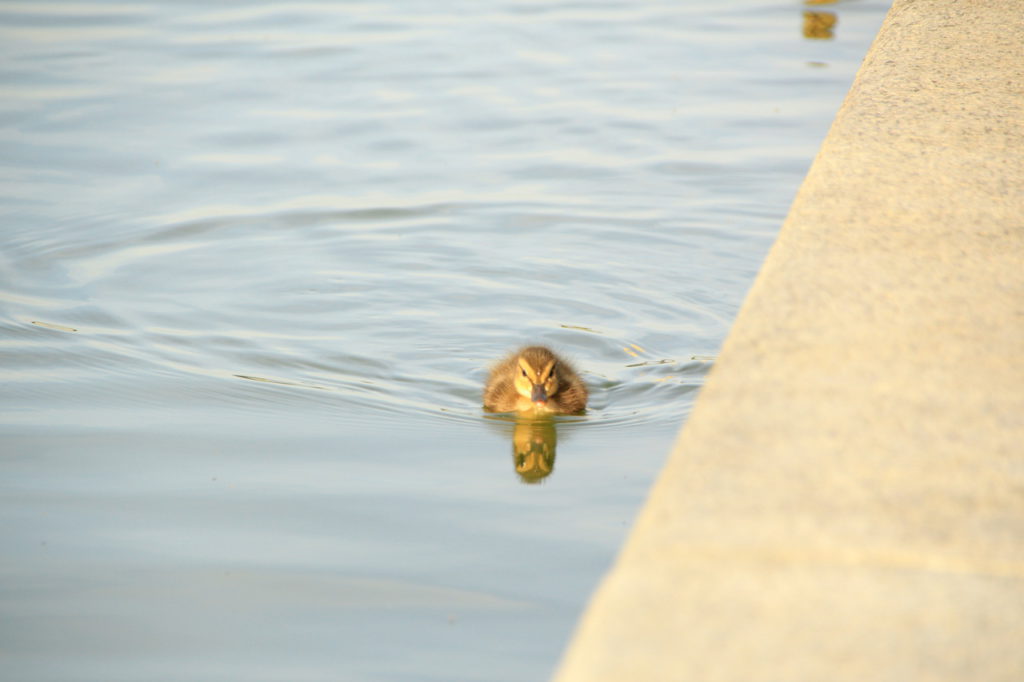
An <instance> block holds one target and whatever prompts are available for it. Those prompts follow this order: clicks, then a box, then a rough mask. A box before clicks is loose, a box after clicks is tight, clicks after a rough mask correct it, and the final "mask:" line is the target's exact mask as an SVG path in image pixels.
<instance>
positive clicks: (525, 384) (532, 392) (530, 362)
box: [513, 346, 558, 408]
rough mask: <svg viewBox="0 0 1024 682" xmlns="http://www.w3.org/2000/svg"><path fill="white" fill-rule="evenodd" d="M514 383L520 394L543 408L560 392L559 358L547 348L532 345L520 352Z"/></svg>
mask: <svg viewBox="0 0 1024 682" xmlns="http://www.w3.org/2000/svg"><path fill="white" fill-rule="evenodd" d="M516 362H517V365H518V366H517V367H516V375H515V379H514V381H513V383H514V384H515V387H516V391H517V392H518V393H519V395H521V396H524V397H526V398H529V399H530V402H532V403H533V405H534V406H535V407H538V408H543V407H545V406H546V405H547V403H548V400H549V399H550V398H551V396H553V395H555V394H556V393H558V372H557V371H556V368H557V365H558V358H557V357H555V354H554V353H552V352H551V351H549V350H548V349H547V348H543V347H541V346H531V347H529V348H524V349H523V350H521V351H520V352H519V357H518V358H517V359H516Z"/></svg>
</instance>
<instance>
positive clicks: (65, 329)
mask: <svg viewBox="0 0 1024 682" xmlns="http://www.w3.org/2000/svg"><path fill="white" fill-rule="evenodd" d="M32 324H34V325H36V326H37V327H45V328H47V329H56V330H57V331H59V332H77V331H78V330H77V329H75V328H74V327H65V326H64V325H62V324H53V323H52V322H40V321H38V320H32Z"/></svg>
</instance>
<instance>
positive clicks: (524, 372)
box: [519, 367, 526, 377]
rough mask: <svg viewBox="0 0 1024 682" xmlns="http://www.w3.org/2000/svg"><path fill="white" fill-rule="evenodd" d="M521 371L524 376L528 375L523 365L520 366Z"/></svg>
mask: <svg viewBox="0 0 1024 682" xmlns="http://www.w3.org/2000/svg"><path fill="white" fill-rule="evenodd" d="M519 372H520V373H521V374H522V375H523V376H524V377H525V376H526V370H525V369H523V368H522V367H520V368H519Z"/></svg>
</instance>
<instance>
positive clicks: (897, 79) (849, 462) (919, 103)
mask: <svg viewBox="0 0 1024 682" xmlns="http://www.w3.org/2000/svg"><path fill="white" fill-rule="evenodd" d="M556 680H557V682H611V681H613V680H614V681H615V682H626V681H629V682H647V681H650V682H674V681H677V680H678V681H680V682H681V681H684V680H685V681H686V682H703V681H711V680H730V681H736V682H740V681H743V682H750V681H756V680H771V681H780V682H797V681H807V682H811V681H813V682H820V681H821V680H829V681H830V682H842V681H846V680H849V681H851V682H853V681H854V680H855V681H856V682H864V681H865V680H871V681H872V682H888V681H891V682H907V681H908V680H914V681H915V682H926V681H930V680H936V681H937V680H943V681H950V682H951V681H953V680H956V681H958V682H959V681H962V680H971V681H972V682H979V681H984V682H988V681H995V680H1005V681H1006V682H1020V681H1021V680H1024V3H1022V2H1020V0H971V1H967V0H962V1H960V2H957V1H956V0H897V1H896V2H895V4H894V6H893V8H892V9H891V11H890V13H889V16H888V17H887V19H886V21H885V24H884V25H883V27H882V29H881V31H880V32H879V35H878V37H877V39H876V40H875V43H874V45H873V46H872V48H871V50H870V51H869V53H868V56H867V58H866V59H865V62H864V64H863V66H862V67H861V70H860V72H859V74H858V76H857V79H856V81H855V83H854V85H853V87H852V88H851V90H850V93H849V94H848V96H847V98H846V101H845V102H844V104H843V106H842V108H841V110H840V111H839V113H838V115H837V116H836V119H835V122H834V123H833V126H832V129H831V131H830V132H829V135H828V137H827V139H826V140H825V142H824V144H823V145H822V147H821V151H820V153H819V155H818V158H817V159H816V160H815V162H814V165H813V167H812V169H811V171H810V173H809V174H808V176H807V178H806V180H805V182H804V184H803V186H802V188H801V190H800V192H799V194H798V196H797V198H796V200H795V202H794V204H793V207H792V209H791V212H790V215H789V217H788V219H787V220H786V223H785V225H784V226H783V229H782V232H781V234H780V236H779V239H778V241H777V242H776V244H775V246H774V247H773V249H772V251H771V253H770V254H769V256H768V259H767V261H766V262H765V264H764V267H763V269H762V271H761V273H760V275H759V276H758V278H757V281H756V283H755V285H754V287H753V289H752V290H751V292H750V295H749V297H748V299H747V301H746V303H745V304H744V306H743V309H742V311H741V313H740V315H739V317H738V318H737V320H736V323H735V325H734V327H733V330H732V332H731V333H730V335H729V338H728V339H727V341H726V343H725V346H724V348H723V350H722V352H721V354H720V357H719V361H718V363H717V365H716V367H715V369H714V370H713V371H712V373H711V375H710V377H709V379H708V382H707V385H706V386H705V388H704V390H703V391H702V393H701V396H700V398H699V399H698V401H697V405H696V407H695V409H694V412H693V414H692V416H691V418H690V420H689V422H688V423H687V424H686V426H685V428H684V429H683V432H682V433H681V435H680V437H679V440H678V442H677V444H676V447H675V450H674V452H673V453H672V456H671V458H670V459H669V462H668V464H667V465H666V468H665V470H664V471H663V472H662V474H661V476H660V477H659V479H658V481H657V482H656V484H655V486H654V488H653V490H652V492H651V495H650V498H649V500H648V502H647V504H646V506H645V508H644V510H643V511H642V513H641V515H640V517H639V519H638V521H637V524H636V526H635V528H634V530H633V532H632V534H631V535H630V537H629V539H628V541H627V543H626V546H625V547H624V549H623V551H622V554H621V555H620V557H619V560H618V561H617V563H616V565H615V566H614V568H613V570H612V571H611V573H610V574H609V575H608V577H607V578H606V579H605V581H604V583H603V585H602V586H601V587H600V589H599V590H598V592H597V593H596V594H595V596H594V598H593V600H592V603H591V604H590V606H589V607H588V610H587V612H586V613H585V615H584V617H583V619H582V620H581V622H580V625H579V627H578V630H577V633H576V636H575V638H574V640H573V642H572V643H571V645H570V647H569V649H568V650H567V652H566V655H565V658H564V660H563V661H562V665H561V667H560V670H559V672H558V674H557V675H556Z"/></svg>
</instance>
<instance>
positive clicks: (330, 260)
mask: <svg viewBox="0 0 1024 682" xmlns="http://www.w3.org/2000/svg"><path fill="white" fill-rule="evenodd" d="M886 4H887V3H885V2H880V1H871V0H863V1H861V2H856V1H853V0H850V1H849V2H841V3H838V4H835V5H829V6H828V7H825V8H822V9H821V12H822V14H820V15H818V16H817V17H815V16H811V17H809V18H806V19H805V17H804V13H805V11H806V10H807V9H808V8H805V7H804V6H803V5H801V4H799V3H797V2H767V1H759V0H745V1H742V2H730V3H707V2H679V1H678V0H672V1H669V0H652V1H650V2H643V3H638V2H601V1H584V2H574V1H568V2H561V1H558V0H556V1H555V2H548V1H543V2H542V1H532V0H500V1H499V2H493V3H484V2H478V1H476V0H473V1H469V0H467V1H464V2H463V1H459V0H442V1H441V2H437V1H434V2H418V1H412V0H410V1H408V2H395V3H384V2H376V1H373V0H370V1H367V2H340V3H327V2H316V1H313V2H306V3H303V4H288V3H267V2H246V3H241V2H238V3H236V2H232V3H205V2H202V3H201V2H102V1H99V0H98V1H95V2H82V3H77V2H46V3H36V2H23V3H17V2H14V3H11V2H7V3H0V93H2V96H0V174H2V176H0V214H2V226H3V227H2V232H0V362H2V364H0V379H2V389H0V406H2V410H0V439H2V440H0V445H2V453H0V486H2V495H0V550H2V551H0V557H2V559H0V669H2V671H3V672H0V677H2V678H3V679H10V680H97V681H98V680H103V681H116V680H141V679H152V680H176V679H182V680H185V679H188V680H346V681H349V680H351V681H359V682H362V681H378V680H387V681H394V680H410V681H413V680H415V681H426V680H437V681H445V682H451V681H458V680H474V681H475V680H484V681H492V680H493V681H509V682H522V681H527V680H544V679H546V678H547V677H548V676H549V675H550V673H551V671H552V669H553V667H554V665H555V664H556V662H557V659H558V656H559V654H560V652H561V650H562V648H563V647H564V645H565V643H566V641H567V638H568V637H569V635H570V633H571V630H572V627H573V624H574V622H575V620H576V618H577V617H578V615H579V614H580V612H581V609H582V608H583V606H584V603H585V600H586V598H587V597H588V596H589V594H590V593H591V591H592V590H593V588H594V587H595V585H596V583H597V581H598V580H599V578H600V576H601V575H602V574H603V572H604V571H606V570H607V568H608V567H609V565H610V562H611V561H612V559H613V557H614V554H615V552H616V550H617V548H618V546H619V543H620V541H621V540H622V538H623V536H624V534H625V532H626V531H627V529H628V527H629V525H630V523H631V521H632V518H633V516H634V514H635V513H636V511H637V509H638V507H639V505H640V504H641V502H642V500H643V497H644V494H645V492H646V490H647V488H648V487H649V485H650V483H651V482H652V480H653V477H654V476H655V475H656V473H657V471H658V469H659V467H660V465H661V463H662V461H663V459H664V457H665V456H666V454H667V452H668V450H669V447H670V445H671V442H672V439H673V437H674V435H675V433H676V431H677V429H678V428H679V426H680V424H681V423H682V421H683V419H684V417H685V415H686V414H687V412H688V410H689V409H690V405H691V403H692V401H693V399H694V396H695V393H696V391H697V389H698V388H699V387H700V385H701V383H702V380H703V378H704V376H705V374H706V372H707V370H708V369H709V367H710V364H711V361H712V360H713V357H714V355H715V353H716V352H717V348H718V346H719V345H720V343H721V342H722V340H723V338H724V337H725V334H726V332H727V330H728V327H729V324H730V322H731V320H732V319H733V317H734V315H735V313H736V311H737V309H738V307H739V305H740V303H741V301H742V299H743V296H744V294H745V292H746V290H747V288H748V287H749V286H750V284H751V282H752V280H753V277H754V275H755V273H756V272H757V270H758V268H759V266H760V262H761V260H762V258H763V256H764V254H765V252H766V251H767V249H768V247H769V245H770V243H771V241H772V239H773V237H774V235H775V233H776V231H777V229H778V226H779V225H780V223H781V221H782V219H783V217H784V215H785V213H786V210H787V207H788V204H789V202H790V200H791V199H792V196H793V194H794V192H795V190H796V188H797V187H798V185H799V182H800V181H801V179H802V177H803V175H804V173H805V171H806V169H807V167H808V165H809V163H810V161H811V159H812V157H813V155H814V153H815V151H816V149H817V147H818V144H819V142H820V140H821V138H822V137H823V135H824V134H825V132H826V130H827V127H828V125H829V123H830V122H831V119H832V115H833V113H834V112H835V110H836V108H837V107H838V105H839V103H840V101H841V99H842V96H843V95H844V93H845V92H846V89H847V88H848V86H849V83H850V81H851V79H852V77H853V74H854V73H855V71H856V67H857V65H858V64H859V62H860V59H861V57H862V56H863V54H864V52H865V50H866V49H867V46H868V44H869V42H870V40H871V38H872V37H873V35H874V33H875V31H876V30H877V27H878V25H879V24H880V22H881V20H882V17H883V13H884V11H885V8H886ZM830 16H831V17H833V18H837V19H838V22H837V23H836V25H835V26H834V28H833V30H834V37H833V38H831V39H827V38H809V37H806V36H805V35H804V26H805V22H806V25H807V26H812V25H817V26H819V30H822V29H820V27H821V26H822V25H827V24H828V20H829V17H830ZM822 21H824V24H822ZM524 342H545V343H549V344H552V345H554V346H555V347H557V348H559V349H561V350H563V351H564V352H565V353H566V354H567V355H569V356H570V357H572V358H574V359H575V360H576V362H577V364H578V365H579V366H580V368H581V369H582V370H583V372H584V376H585V378H586V380H587V382H588V383H589V385H590V387H591V390H592V395H593V402H592V408H591V409H590V410H589V412H588V414H587V415H586V416H584V417H578V418H564V419H561V420H559V421H557V422H556V423H553V424H550V423H549V424H539V425H538V424H528V423H518V424H517V423H516V422H515V420H510V419H504V418H500V417H494V416H487V415H484V414H483V413H482V411H481V409H480V388H481V384H482V382H483V380H484V378H485V376H486V372H487V366H488V364H489V363H490V362H492V361H493V360H495V359H497V358H498V357H499V356H500V355H501V354H503V353H504V352H506V351H508V350H509V349H511V348H514V347H515V346H517V345H519V344H521V343H524Z"/></svg>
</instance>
